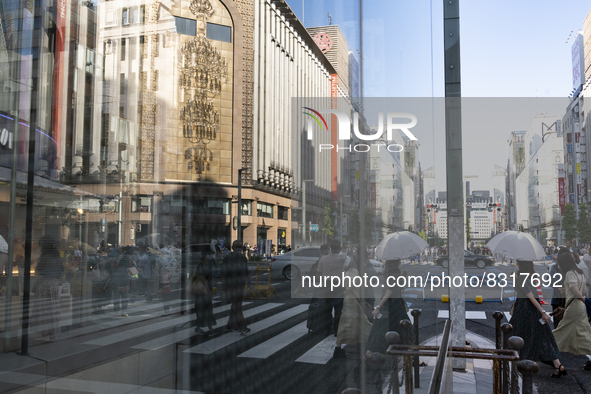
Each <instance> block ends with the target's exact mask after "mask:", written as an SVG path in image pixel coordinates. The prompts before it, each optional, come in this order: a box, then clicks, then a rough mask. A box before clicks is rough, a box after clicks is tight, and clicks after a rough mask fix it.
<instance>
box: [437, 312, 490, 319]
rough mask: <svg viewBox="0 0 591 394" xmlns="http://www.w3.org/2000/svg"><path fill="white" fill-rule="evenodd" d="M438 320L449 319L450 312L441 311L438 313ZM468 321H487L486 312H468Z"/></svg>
mask: <svg viewBox="0 0 591 394" xmlns="http://www.w3.org/2000/svg"><path fill="white" fill-rule="evenodd" d="M437 318H438V319H449V311H446V310H440V311H439V312H438V313H437ZM466 319H468V320H486V312H483V311H466Z"/></svg>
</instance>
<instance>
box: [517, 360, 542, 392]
mask: <svg viewBox="0 0 591 394" xmlns="http://www.w3.org/2000/svg"><path fill="white" fill-rule="evenodd" d="M517 370H518V371H519V373H521V376H523V394H533V392H534V390H533V385H534V379H533V378H534V375H535V374H537V373H538V371H539V370H540V367H539V366H538V364H536V363H535V362H533V361H531V360H521V361H519V362H517Z"/></svg>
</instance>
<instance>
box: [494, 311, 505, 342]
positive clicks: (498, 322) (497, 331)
mask: <svg viewBox="0 0 591 394" xmlns="http://www.w3.org/2000/svg"><path fill="white" fill-rule="evenodd" d="M492 316H493V319H495V345H496V347H497V349H501V320H502V319H503V317H504V316H505V315H504V314H503V312H499V311H496V312H495V313H493V315H492Z"/></svg>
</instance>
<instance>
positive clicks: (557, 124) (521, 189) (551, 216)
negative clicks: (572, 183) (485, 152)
mask: <svg viewBox="0 0 591 394" xmlns="http://www.w3.org/2000/svg"><path fill="white" fill-rule="evenodd" d="M560 129H561V119H560V118H559V117H557V116H549V115H537V116H536V117H535V118H534V119H533V120H532V122H531V124H530V126H529V129H528V131H527V133H526V134H525V136H524V147H525V167H524V169H523V170H522V171H521V174H520V175H519V176H518V177H517V179H516V188H515V207H516V212H517V215H516V224H517V226H518V227H519V226H522V227H523V229H524V230H526V231H529V232H530V233H532V234H534V235H535V237H536V239H538V241H539V242H541V243H542V244H546V243H556V242H558V243H560V242H561V240H562V236H561V232H560V218H561V215H560V205H559V195H558V193H556V191H557V189H558V184H559V180H558V174H559V167H560V165H561V164H562V163H563V156H564V155H563V147H562V142H563V141H562V135H561V133H560V132H559V131H560Z"/></svg>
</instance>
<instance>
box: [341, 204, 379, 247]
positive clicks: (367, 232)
mask: <svg viewBox="0 0 591 394" xmlns="http://www.w3.org/2000/svg"><path fill="white" fill-rule="evenodd" d="M349 218H350V220H349V223H348V226H347V232H348V234H349V239H350V240H351V242H353V243H354V244H356V243H359V241H360V240H361V221H360V219H359V209H355V210H354V211H353V212H351V215H349ZM363 225H364V233H363V241H364V242H365V243H366V244H367V245H369V244H370V243H371V242H373V230H374V223H373V214H372V210H371V208H366V209H365V211H364V214H363Z"/></svg>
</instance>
